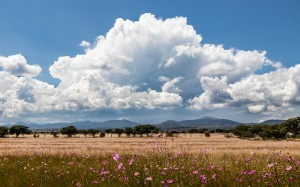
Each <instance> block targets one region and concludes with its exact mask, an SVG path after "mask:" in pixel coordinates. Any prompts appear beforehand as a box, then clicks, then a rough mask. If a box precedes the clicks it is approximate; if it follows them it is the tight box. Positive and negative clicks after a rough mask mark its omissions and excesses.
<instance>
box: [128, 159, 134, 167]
mask: <svg viewBox="0 0 300 187" xmlns="http://www.w3.org/2000/svg"><path fill="white" fill-rule="evenodd" d="M133 163H134V158H133V157H132V158H131V159H130V160H129V165H130V166H131V165H133Z"/></svg>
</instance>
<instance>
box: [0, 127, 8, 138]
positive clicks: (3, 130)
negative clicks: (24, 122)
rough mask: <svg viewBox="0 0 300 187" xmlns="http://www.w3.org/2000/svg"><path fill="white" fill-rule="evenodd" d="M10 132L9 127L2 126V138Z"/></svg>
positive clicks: (0, 128) (0, 129) (0, 136)
mask: <svg viewBox="0 0 300 187" xmlns="http://www.w3.org/2000/svg"><path fill="white" fill-rule="evenodd" d="M7 134H8V128H7V127H2V126H0V138H3V137H5V135H7Z"/></svg>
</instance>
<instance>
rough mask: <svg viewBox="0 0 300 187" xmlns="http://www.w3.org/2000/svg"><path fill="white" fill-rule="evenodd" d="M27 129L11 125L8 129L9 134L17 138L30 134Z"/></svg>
mask: <svg viewBox="0 0 300 187" xmlns="http://www.w3.org/2000/svg"><path fill="white" fill-rule="evenodd" d="M28 128H29V127H26V126H24V125H13V126H12V127H10V129H9V133H10V134H16V137H19V135H20V134H22V135H24V134H30V130H29V129H28Z"/></svg>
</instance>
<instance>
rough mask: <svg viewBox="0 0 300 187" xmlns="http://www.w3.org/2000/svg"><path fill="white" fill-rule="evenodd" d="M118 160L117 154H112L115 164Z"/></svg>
mask: <svg viewBox="0 0 300 187" xmlns="http://www.w3.org/2000/svg"><path fill="white" fill-rule="evenodd" d="M119 158H120V156H119V154H118V153H114V154H113V159H114V160H115V161H116V162H119Z"/></svg>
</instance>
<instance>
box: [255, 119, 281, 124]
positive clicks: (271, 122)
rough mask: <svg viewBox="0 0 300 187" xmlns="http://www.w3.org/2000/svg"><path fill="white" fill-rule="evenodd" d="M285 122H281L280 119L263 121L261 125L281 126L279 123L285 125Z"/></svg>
mask: <svg viewBox="0 0 300 187" xmlns="http://www.w3.org/2000/svg"><path fill="white" fill-rule="evenodd" d="M283 122H285V120H280V119H269V120H266V121H263V122H261V123H259V124H268V125H275V124H279V123H283Z"/></svg>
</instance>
